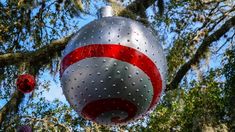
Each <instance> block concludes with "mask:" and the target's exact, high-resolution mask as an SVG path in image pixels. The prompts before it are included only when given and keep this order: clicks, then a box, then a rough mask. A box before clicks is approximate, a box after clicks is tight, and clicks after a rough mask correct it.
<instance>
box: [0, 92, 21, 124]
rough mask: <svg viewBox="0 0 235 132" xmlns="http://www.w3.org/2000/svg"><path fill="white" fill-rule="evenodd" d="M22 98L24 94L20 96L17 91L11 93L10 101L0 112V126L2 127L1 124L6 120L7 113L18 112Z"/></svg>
mask: <svg viewBox="0 0 235 132" xmlns="http://www.w3.org/2000/svg"><path fill="white" fill-rule="evenodd" d="M23 97H24V94H22V93H21V92H19V91H18V90H17V91H15V92H14V93H13V95H12V97H11V99H10V100H9V101H8V102H7V104H5V106H4V107H2V109H1V110H0V126H2V125H3V124H2V123H3V121H4V120H5V119H6V117H7V115H8V114H9V113H12V112H17V111H18V107H19V105H20V103H21V100H22V99H23Z"/></svg>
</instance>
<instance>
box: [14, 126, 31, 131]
mask: <svg viewBox="0 0 235 132" xmlns="http://www.w3.org/2000/svg"><path fill="white" fill-rule="evenodd" d="M17 132H32V129H31V127H30V126H27V125H24V126H20V127H19V128H18V129H17Z"/></svg>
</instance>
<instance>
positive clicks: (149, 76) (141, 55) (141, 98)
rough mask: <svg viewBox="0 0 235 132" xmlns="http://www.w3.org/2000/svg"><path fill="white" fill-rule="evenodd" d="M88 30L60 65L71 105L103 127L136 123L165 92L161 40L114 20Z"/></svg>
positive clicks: (105, 17)
mask: <svg viewBox="0 0 235 132" xmlns="http://www.w3.org/2000/svg"><path fill="white" fill-rule="evenodd" d="M110 10H111V9H110V7H105V8H103V9H102V10H101V12H102V13H101V14H100V16H101V17H102V18H100V19H98V20H95V21H93V22H91V23H89V24H87V25H86V26H85V27H83V28H82V29H81V30H80V31H79V32H78V33H77V34H76V35H75V36H74V37H73V38H72V39H71V41H70V42H69V44H68V45H67V46H66V48H65V50H64V52H63V60H62V62H61V83H62V87H63V92H64V94H65V96H66V98H67V100H68V102H69V103H70V105H71V106H72V107H73V108H74V109H75V110H76V111H77V112H78V113H79V114H80V115H81V116H82V117H84V118H86V119H88V120H92V121H94V122H97V123H99V124H103V125H119V124H126V123H128V122H130V121H133V120H135V119H137V118H139V117H141V116H143V115H145V114H146V113H147V112H148V111H150V110H152V109H153V108H154V107H155V105H156V104H157V102H158V100H159V98H160V95H161V92H162V90H163V89H164V88H165V83H166V82H165V78H166V67H167V66H166V58H165V56H164V53H163V49H162V47H161V45H160V42H159V39H158V38H157V37H156V34H155V33H153V32H152V30H150V29H148V28H147V27H145V26H144V25H142V24H141V23H139V22H136V21H133V20H131V19H127V18H123V17H112V16H111V14H112V13H111V12H110Z"/></svg>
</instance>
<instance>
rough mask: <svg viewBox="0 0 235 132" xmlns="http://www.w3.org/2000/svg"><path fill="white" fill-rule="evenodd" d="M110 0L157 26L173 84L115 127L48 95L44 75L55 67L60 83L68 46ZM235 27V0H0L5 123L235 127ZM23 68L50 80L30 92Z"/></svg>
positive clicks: (0, 124) (0, 121)
mask: <svg viewBox="0 0 235 132" xmlns="http://www.w3.org/2000/svg"><path fill="white" fill-rule="evenodd" d="M107 4H110V5H111V6H112V7H113V9H114V11H115V13H116V15H118V16H123V17H128V18H131V19H134V20H137V21H140V22H142V23H143V24H145V25H146V26H149V27H151V28H153V29H154V30H155V31H156V32H157V33H158V34H159V35H160V40H161V41H162V45H163V47H164V51H165V53H166V56H167V60H168V78H167V79H168V83H167V88H166V90H165V92H164V93H163V96H162V98H161V100H160V102H159V104H158V106H157V108H156V110H155V111H153V112H152V113H151V114H150V115H149V117H146V118H144V119H140V120H139V121H136V122H135V123H132V124H129V125H127V126H121V127H111V128H109V127H104V126H99V125H97V124H94V123H92V122H89V121H86V120H84V119H82V118H81V117H79V116H78V115H77V114H76V113H75V112H74V111H73V110H72V109H71V108H70V106H69V105H68V103H66V102H63V101H61V100H60V99H55V100H54V101H48V100H47V99H46V98H45V97H44V96H42V95H44V94H45V93H46V92H47V91H48V90H50V88H51V85H50V81H53V80H50V81H49V82H48V80H47V79H45V78H43V76H42V75H43V74H44V73H45V72H49V73H50V74H49V75H48V76H51V77H53V78H54V80H55V81H56V83H59V81H58V76H59V75H58V69H59V63H60V59H61V58H60V55H61V51H62V50H63V49H64V47H65V45H66V44H67V42H68V40H69V39H70V38H71V36H72V35H73V33H75V32H76V31H77V30H79V29H80V28H81V27H82V26H83V25H84V21H85V22H86V23H88V22H90V21H91V20H93V19H95V18H96V12H97V10H98V9H99V8H100V7H102V6H104V5H107ZM234 27H235V1H233V0H165V1H163V0H102V1H100V0H50V1H46V0H0V82H1V83H0V88H1V90H0V104H1V105H0V106H1V110H0V131H14V130H16V129H17V128H18V127H19V126H21V125H29V126H31V127H32V128H33V129H34V130H38V131H63V132H64V131H88V132H89V131H167V132H168V131H169V132H174V131H177V132H178V131H184V132H185V131H204V132H214V131H221V132H226V131H231V132H232V131H235V84H234V83H235V47H234V40H235V39H234V36H235V28H234ZM22 67H25V68H22ZM23 72H28V73H31V74H33V75H35V76H36V77H37V80H44V81H40V83H38V86H37V88H36V90H35V91H34V92H33V93H31V94H29V95H23V94H22V93H20V92H18V91H17V90H16V86H15V80H16V78H17V76H18V75H20V74H21V73H23ZM58 89H59V88H58Z"/></svg>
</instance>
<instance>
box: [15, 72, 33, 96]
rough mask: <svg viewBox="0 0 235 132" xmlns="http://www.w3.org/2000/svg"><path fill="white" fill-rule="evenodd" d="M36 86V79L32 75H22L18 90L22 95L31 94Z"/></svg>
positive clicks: (18, 81)
mask: <svg viewBox="0 0 235 132" xmlns="http://www.w3.org/2000/svg"><path fill="white" fill-rule="evenodd" d="M35 84H36V81H35V78H34V76H32V75H30V74H23V75H20V76H18V79H17V81H16V85H17V89H18V90H19V91H21V92H22V93H30V92H31V91H33V90H34V87H35Z"/></svg>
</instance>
